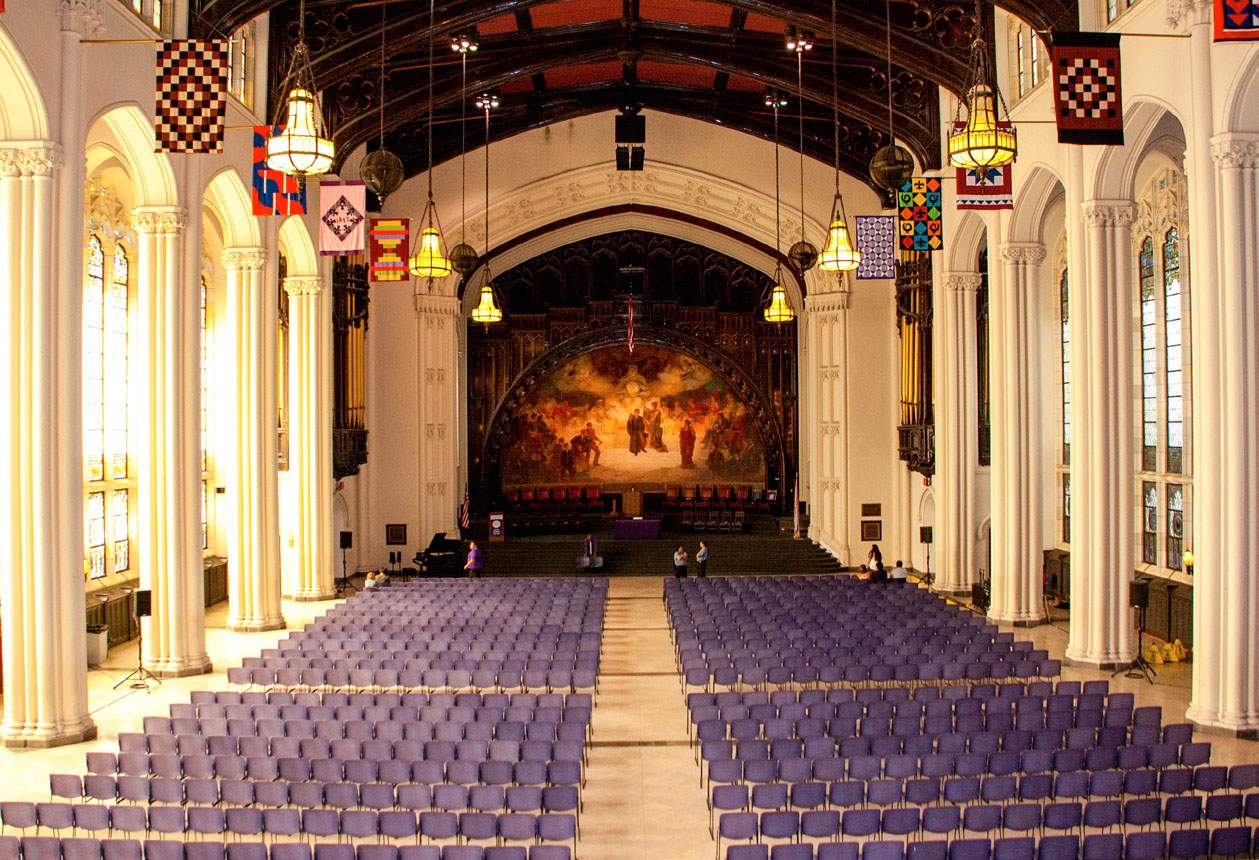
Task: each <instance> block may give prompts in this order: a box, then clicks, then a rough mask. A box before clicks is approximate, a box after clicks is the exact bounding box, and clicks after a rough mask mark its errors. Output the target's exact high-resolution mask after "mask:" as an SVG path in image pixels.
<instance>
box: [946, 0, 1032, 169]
mask: <svg viewBox="0 0 1259 860" xmlns="http://www.w3.org/2000/svg"><path fill="white" fill-rule="evenodd" d="M982 13H983V10H982V7H981V6H980V4H979V2H978V0H976V2H975V41H974V42H972V43H971V49H970V75H969V78H968V80H967V84H966V94H965V97H963V98H961V99H959V100H958V102H957V112H956V114H955V115H954V118H953V128H955V129H957V130H956V131H954V132H953V133H952V134H950V135H949V143H948V146H949V163H950V164H952V165H953V166H954V167H960V168H963V169H964V170H988V169H990V168H993V167H1002V166H1004V165H1006V164H1010V163H1012V162H1013V161H1014V159H1015V156H1017V155H1018V135H1017V134H1016V133H1015V131H1014V126H1013V125H1011V123H1010V114H1009V112H1008V111H1007V110H1006V108H1005V99H1004V98H1002V97H1001V90H1000V89H999V88H998V87H997V83H996V81H995V80H994V78H993V75H992V69H991V67H990V66H989V64H988V45H987V43H986V42H985V41H984V38H983V14H982ZM1033 38H1035V37H1033ZM963 109H965V118H963Z"/></svg>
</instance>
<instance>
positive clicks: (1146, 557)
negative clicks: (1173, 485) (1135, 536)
mask: <svg viewBox="0 0 1259 860" xmlns="http://www.w3.org/2000/svg"><path fill="white" fill-rule="evenodd" d="M1141 511H1142V517H1141V560H1142V561H1144V562H1145V563H1146V564H1158V485H1157V484H1155V483H1154V482H1153V481H1142V482H1141Z"/></svg>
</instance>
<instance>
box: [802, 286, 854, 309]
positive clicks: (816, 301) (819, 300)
mask: <svg viewBox="0 0 1259 860" xmlns="http://www.w3.org/2000/svg"><path fill="white" fill-rule="evenodd" d="M851 295H852V294H851V293H850V292H848V290H836V291H835V292H831V293H813V292H811V293H809V294H808V295H807V296H805V297H804V309H805V311H806V312H807V313H810V314H825V313H833V312H835V311H846V310H848V300H849V298H850V296H851Z"/></svg>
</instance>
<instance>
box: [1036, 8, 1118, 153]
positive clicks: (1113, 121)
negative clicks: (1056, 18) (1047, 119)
mask: <svg viewBox="0 0 1259 860" xmlns="http://www.w3.org/2000/svg"><path fill="white" fill-rule="evenodd" d="M1050 57H1051V66H1050V68H1051V69H1052V72H1051V74H1052V75H1053V81H1054V119H1055V120H1057V123H1058V142H1059V143H1078V144H1084V145H1088V146H1123V90H1122V89H1121V87H1120V76H1119V34H1118V33H1058V32H1055V33H1054V44H1053V50H1052V51H1051V52H1050Z"/></svg>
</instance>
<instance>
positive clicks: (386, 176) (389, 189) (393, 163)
mask: <svg viewBox="0 0 1259 860" xmlns="http://www.w3.org/2000/svg"><path fill="white" fill-rule="evenodd" d="M376 95H377V98H379V99H380V148H379V149H374V150H372V151H371V152H369V153H367V155H365V156H363V160H362V161H360V162H359V165H358V176H359V179H361V180H363V184H364V185H366V186H367V190H368V191H370V192H372V193H373V194H375V195H376V199H377V200H378V201H379V202H380V205H381V206H382V207H383V206H384V205H385V198H386V197H388V196H389V195H390V194H392V193H394V192H395V191H397V190H398V186H400V185H402V180H403V179H404V178H405V177H406V171H405V170H404V169H403V166H402V159H401V158H399V157H398V156H396V155H394V154H393V153H392V152H390V151H389V150H387V149H385V4H384V3H381V4H380V82H379V85H378V86H377V88H376Z"/></svg>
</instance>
